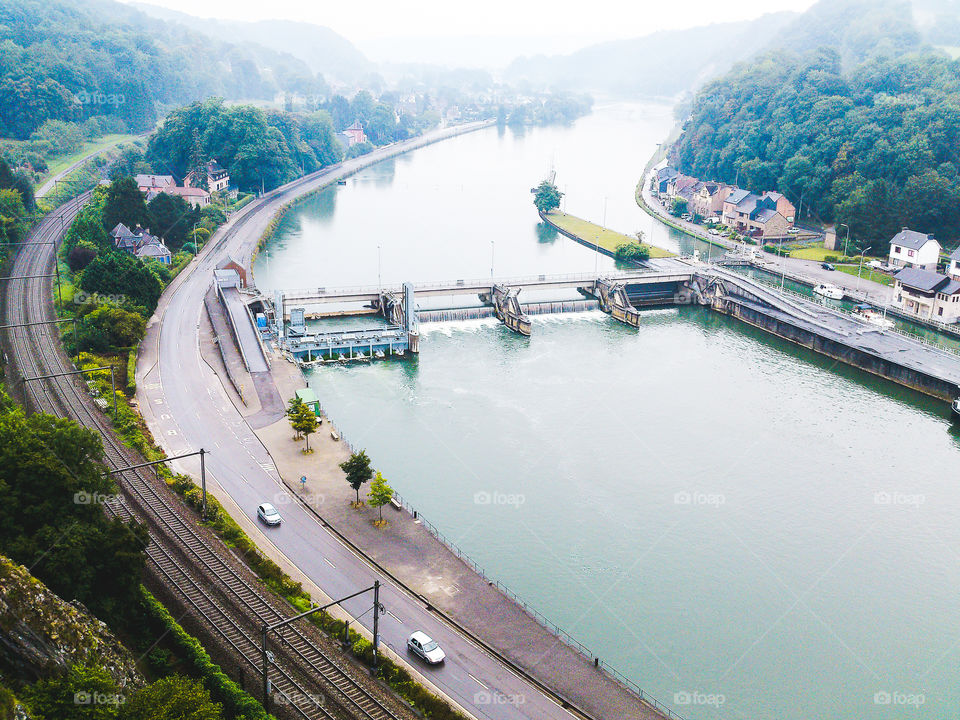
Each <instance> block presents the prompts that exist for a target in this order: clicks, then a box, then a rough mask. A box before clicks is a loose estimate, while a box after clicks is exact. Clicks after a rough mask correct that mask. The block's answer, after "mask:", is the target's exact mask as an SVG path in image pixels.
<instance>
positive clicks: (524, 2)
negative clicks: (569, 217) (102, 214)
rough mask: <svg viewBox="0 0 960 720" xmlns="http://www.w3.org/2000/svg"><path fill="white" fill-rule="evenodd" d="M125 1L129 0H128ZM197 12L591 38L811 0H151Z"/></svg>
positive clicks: (336, 25)
mask: <svg viewBox="0 0 960 720" xmlns="http://www.w3.org/2000/svg"><path fill="white" fill-rule="evenodd" d="M127 1H129V0H127ZM149 2H150V3H151V4H154V5H162V6H164V7H168V8H171V9H173V10H179V11H181V12H185V13H189V14H191V15H198V16H201V17H219V18H230V19H234V20H263V19H268V18H281V19H287V20H301V21H304V22H311V23H316V24H318V25H326V26H327V27H330V28H332V29H333V30H336V31H337V32H339V33H340V34H342V35H344V36H346V37H347V38H348V39H350V40H353V41H357V42H362V41H365V40H370V39H372V38H377V37H396V36H399V35H411V36H444V35H447V36H449V35H469V36H475V35H487V36H545V37H568V38H570V39H571V40H573V39H580V38H582V39H588V40H590V41H595V40H602V39H613V38H625V37H638V36H640V35H646V34H648V33H651V32H654V31H656V30H665V29H673V28H682V27H692V26H694V25H706V24H709V23H713V22H723V21H731V20H746V19H750V18H755V17H759V16H760V15H762V14H764V13H768V12H775V11H777V10H797V11H802V10H806V9H807V8H808V7H810V6H811V5H813V3H814V0H721V1H720V2H717V0H684V1H683V2H682V3H671V2H663V0H658V1H657V2H653V1H652V0H634V1H633V2H630V1H629V0H592V1H591V2H582V0H580V1H578V2H570V0H484V1H483V2H478V3H470V2H463V1H462V0H461V1H460V2H451V0H413V1H412V2H411V1H410V0H407V1H404V0H363V2H348V1H347V0H334V1H333V2H330V1H326V2H323V1H320V2H318V1H317V0H270V1H269V2H263V0H149Z"/></svg>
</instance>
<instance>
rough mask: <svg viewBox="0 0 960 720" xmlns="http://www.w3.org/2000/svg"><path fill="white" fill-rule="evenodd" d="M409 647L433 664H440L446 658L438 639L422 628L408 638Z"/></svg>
mask: <svg viewBox="0 0 960 720" xmlns="http://www.w3.org/2000/svg"><path fill="white" fill-rule="evenodd" d="M407 649H408V650H410V652H412V653H413V654H414V655H417V656H418V657H420V658H421V659H423V660H424V661H426V662H428V663H430V664H431V665H439V664H440V663H442V662H443V660H444V658H446V655H444V653H443V650H441V649H440V646H439V645H438V644H437V641H436V640H434V639H433V638H431V637H430V636H429V635H427V634H426V633H425V632H421V631H420V630H417V631H416V632H415V633H413V635H411V636H410V637H408V638H407Z"/></svg>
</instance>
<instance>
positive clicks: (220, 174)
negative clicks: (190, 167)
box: [183, 159, 230, 193]
mask: <svg viewBox="0 0 960 720" xmlns="http://www.w3.org/2000/svg"><path fill="white" fill-rule="evenodd" d="M204 170H205V171H206V180H207V189H208V190H209V191H210V192H211V193H215V192H220V191H221V190H226V189H227V188H228V187H229V186H230V173H229V172H227V170H226V168H223V167H221V166H220V163H218V162H217V161H216V160H215V159H214V160H211V161H210V162H208V163H207V164H206V165H205V166H204ZM201 184H202V183H201V182H200V178H199V177H198V176H197V172H196V171H193V172H191V173H189V174H188V175H187V176H186V177H185V178H184V179H183V186H184V187H199V186H200V185H201Z"/></svg>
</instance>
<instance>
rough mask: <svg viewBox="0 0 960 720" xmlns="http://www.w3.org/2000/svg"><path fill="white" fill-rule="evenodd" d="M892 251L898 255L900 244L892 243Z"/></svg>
mask: <svg viewBox="0 0 960 720" xmlns="http://www.w3.org/2000/svg"><path fill="white" fill-rule="evenodd" d="M893 252H894V254H896V255H899V254H900V246H899V245H894V246H893Z"/></svg>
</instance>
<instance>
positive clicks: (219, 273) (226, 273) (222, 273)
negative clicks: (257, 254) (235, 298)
mask: <svg viewBox="0 0 960 720" xmlns="http://www.w3.org/2000/svg"><path fill="white" fill-rule="evenodd" d="M213 277H214V278H215V279H216V280H217V282H220V281H221V280H230V281H236V282H240V273H238V272H237V271H236V270H214V271H213Z"/></svg>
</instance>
